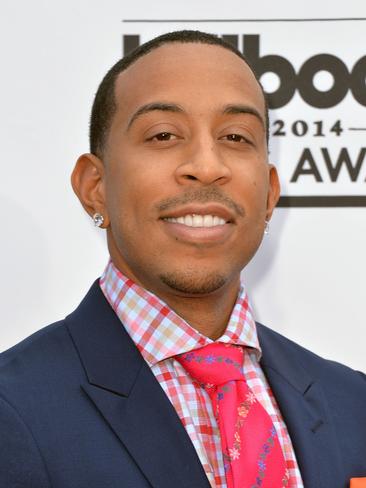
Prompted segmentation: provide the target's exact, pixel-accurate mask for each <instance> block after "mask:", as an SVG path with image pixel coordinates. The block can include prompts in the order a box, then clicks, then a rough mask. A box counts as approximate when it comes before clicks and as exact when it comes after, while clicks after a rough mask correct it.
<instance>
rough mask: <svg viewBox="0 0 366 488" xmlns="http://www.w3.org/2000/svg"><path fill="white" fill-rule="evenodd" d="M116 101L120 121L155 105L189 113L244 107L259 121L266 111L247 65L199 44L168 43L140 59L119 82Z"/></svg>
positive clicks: (221, 50)
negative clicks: (178, 107)
mask: <svg viewBox="0 0 366 488" xmlns="http://www.w3.org/2000/svg"><path fill="white" fill-rule="evenodd" d="M115 99H116V102H117V112H120V115H121V116H122V115H126V116H128V114H129V113H131V111H134V110H136V108H137V107H138V106H140V105H143V104H146V103H152V102H154V101H157V100H159V101H168V102H175V103H178V104H180V105H181V106H183V107H184V108H185V109H186V110H187V111H190V110H192V111H195V110H196V111H197V110H207V109H208V108H210V109H212V110H214V109H215V107H216V106H217V107H220V106H223V105H228V104H231V103H245V104H247V105H252V106H253V108H255V109H257V110H258V111H259V112H260V113H261V114H262V115H263V118H264V112H265V103H264V97H263V94H262V90H261V88H260V86H259V84H258V82H257V80H256V79H255V76H254V74H253V73H252V71H251V69H250V68H249V66H248V65H247V64H246V63H245V62H244V61H243V60H242V59H241V58H240V57H239V56H237V55H236V54H234V53H233V52H231V51H229V50H228V49H225V48H223V47H221V46H217V45H208V44H200V43H177V42H175V43H170V44H166V45H163V46H161V47H159V48H157V49H154V50H153V51H151V52H150V53H148V54H146V55H144V56H143V57H141V58H140V59H138V60H137V61H136V62H135V63H133V64H132V65H131V66H130V67H129V68H127V70H125V71H124V72H122V73H120V75H119V76H118V77H117V80H116V84H115Z"/></svg>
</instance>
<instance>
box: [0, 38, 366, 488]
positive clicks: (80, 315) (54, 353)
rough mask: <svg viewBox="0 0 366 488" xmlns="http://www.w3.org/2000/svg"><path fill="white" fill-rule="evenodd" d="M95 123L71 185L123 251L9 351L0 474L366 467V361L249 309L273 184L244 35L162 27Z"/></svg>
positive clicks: (292, 473)
mask: <svg viewBox="0 0 366 488" xmlns="http://www.w3.org/2000/svg"><path fill="white" fill-rule="evenodd" d="M90 136H91V152H90V153H89V154H84V155H82V156H81V157H80V158H79V160H78V161H77V164H76V166H75V169H74V172H73V176H72V184H73V188H74V190H75V192H76V193H77V195H78V197H79V199H80V201H81V203H82V205H83V206H84V208H85V209H86V211H87V212H88V213H89V215H90V216H91V217H92V218H93V219H94V221H95V223H96V225H98V226H100V227H103V228H105V229H106V231H107V239H108V248H109V252H110V256H111V261H110V262H109V264H108V266H107V268H106V270H105V272H104V274H103V276H102V278H101V279H100V280H97V281H96V282H95V283H94V284H93V286H92V288H91V290H90V291H89V293H88V294H87V296H86V297H85V299H84V300H83V301H82V303H81V304H80V306H79V307H78V308H77V310H76V311H75V312H73V313H72V314H71V315H69V316H68V317H67V318H66V319H65V320H64V321H61V322H59V323H56V324H53V325H51V326H48V327H47V328H44V329H42V330H41V331H39V332H37V333H36V334H34V335H33V336H31V337H30V338H28V339H26V340H25V341H23V342H22V343H20V344H18V345H17V346H15V347H14V348H12V349H11V350H9V351H7V352H5V353H3V354H2V355H1V359H0V361H1V362H0V425H1V435H0V486H1V487H4V488H5V487H6V488H8V487H9V488H10V487H22V488H23V487H24V488H25V487H27V488H30V487H34V488H43V487H44V488H45V487H53V488H56V487H57V488H58V487H68V488H86V487H87V488H92V487H98V488H100V487H103V488H106V487H110V488H117V487H131V488H132V487H133V488H139V487H149V486H153V487H157V488H171V487H173V486H174V487H187V488H188V487H192V488H195V487H197V488H198V487H208V486H214V487H224V486H228V487H230V488H231V487H235V488H237V487H239V486H240V487H253V486H258V487H262V488H264V487H268V488H277V487H280V488H281V487H283V486H287V487H288V486H290V487H297V488H298V487H302V486H305V487H306V488H345V487H346V486H348V485H349V480H350V478H351V477H354V478H361V477H362V476H366V416H365V413H364V412H365V402H366V383H365V376H363V375H362V374H360V373H357V372H354V371H352V370H350V369H348V368H346V367H343V366H341V365H338V364H336V363H332V362H329V361H325V360H323V359H321V358H319V357H317V356H315V355H313V354H312V353H310V352H308V351H306V350H304V349H302V348H300V347H299V346H297V345H295V344H293V343H292V342H290V341H288V340H286V339H285V338H283V337H281V336H279V335H278V334H276V333H274V332H272V331H270V330H269V329H267V328H265V327H264V326H261V325H259V324H257V325H256V324H255V322H254V321H253V319H252V317H251V313H250V308H249V305H248V298H247V295H246V293H245V290H244V289H243V288H242V287H241V285H240V272H241V270H242V268H243V267H245V265H246V264H247V263H248V262H249V261H250V259H251V258H252V256H253V255H254V254H255V252H256V250H257V248H258V246H259V244H260V242H261V240H262V237H263V233H264V232H265V229H266V227H267V225H268V222H269V220H270V218H271V215H272V212H273V209H274V207H275V205H276V202H277V200H278V197H279V183H278V177H277V173H276V169H275V167H274V166H273V165H271V164H269V163H268V159H267V156H268V153H267V142H268V117H267V108H266V102H265V98H264V95H263V91H262V89H261V87H260V85H259V83H258V81H257V80H256V78H255V75H254V74H253V72H252V71H251V69H250V67H249V66H248V64H247V63H246V62H245V60H244V59H243V57H242V56H241V54H240V53H239V52H237V51H236V50H235V49H233V48H232V47H230V46H229V45H226V44H224V43H223V42H222V41H221V40H220V39H218V38H216V37H214V36H211V35H208V34H204V33H199V32H190V31H182V32H177V33H172V34H167V35H165V36H162V37H160V38H157V39H155V40H153V41H150V42H149V43H147V44H145V45H143V46H142V47H140V48H138V49H137V50H136V51H135V52H133V53H132V54H130V55H129V56H127V57H126V58H125V59H123V60H121V61H120V62H118V63H117V64H116V65H115V66H114V67H113V68H112V69H111V70H110V71H109V73H108V74H107V75H106V77H105V78H104V80H103V81H102V83H101V85H100V87H99V89H98V92H97V95H96V98H95V101H94V106H93V111H92V118H91V128H90ZM216 347H219V348H224V349H223V350H224V351H227V352H228V354H229V353H230V354H231V353H233V354H236V357H240V358H241V359H240V361H239V360H236V359H232V358H231V356H230V357H229V356H227V357H226V356H222V355H221V353H220V355H218V354H216V353H215V351H216V349H215V348H216ZM210 348H211V349H210ZM217 350H218V349H217ZM207 351H210V353H209V354H208V353H207ZM212 351H214V352H213V353H212ZM220 351H221V349H220ZM187 353H188V354H187ZM238 355H239V356H238ZM196 363H197V364H198V365H199V366H203V365H205V364H206V363H207V364H209V365H210V364H214V367H216V366H218V367H217V368H216V369H217V374H221V373H222V372H223V371H224V370H225V371H226V370H227V368H230V367H231V368H232V369H235V368H236V372H235V374H236V375H237V376H236V377H235V378H226V379H225V380H224V379H223V380H222V381H221V383H220V381H219V380H216V379H213V380H212V382H211V381H208V377H206V376H204V374H205V373H202V374H203V376H202V378H201V379H199V377H198V376H196V373H195V372H194V371H193V369H190V368H191V367H192V368H193V366H194V365H196V366H197V364H196ZM227 364H228V365H229V366H227ZM192 365H193V366H192ZM234 367H235V368H234ZM215 374H216V372H215ZM211 379H212V378H211ZM234 380H235V381H234ZM215 381H217V384H216V383H215ZM243 394H244V397H243ZM230 395H233V396H232V397H231V396H230ZM228 398H232V402H231V403H232V405H231V407H230V405H229V404H228ZM229 403H230V402H229ZM230 408H231V410H230ZM233 412H237V413H238V416H237V418H234V417H232V413H233ZM233 418H234V420H233ZM264 425H266V426H267V427H268V431H266V432H267V433H268V432H271V437H270V438H267V439H266V440H265V439H264V438H263V439H262V438H261V435H262V434H261V433H260V432H261V429H262V427H263V426H264ZM267 427H266V429H267ZM229 431H230V432H229ZM267 437H268V436H267ZM230 443H231V444H230ZM256 444H258V445H259V450H257V451H256V452H254V446H255V445H256ZM261 446H262V447H263V452H261V451H260V448H261ZM251 458H252V459H251ZM253 459H254V461H253ZM359 481H360V480H359Z"/></svg>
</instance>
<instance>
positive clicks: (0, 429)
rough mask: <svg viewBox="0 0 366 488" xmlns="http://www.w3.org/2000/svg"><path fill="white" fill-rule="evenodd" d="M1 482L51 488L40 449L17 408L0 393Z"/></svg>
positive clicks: (6, 484)
mask: <svg viewBox="0 0 366 488" xmlns="http://www.w3.org/2000/svg"><path fill="white" fill-rule="evenodd" d="M0 486H2V487H4V488H5V487H9V488H10V487H12V488H15V487H16V488H51V484H50V482H49V479H48V475H47V472H46V469H45V465H44V463H43V460H42V458H41V454H40V452H39V449H38V447H37V445H36V443H35V441H34V439H33V437H32V434H31V432H30V430H29V429H28V427H27V426H26V425H25V423H24V422H23V420H22V419H21V417H20V416H19V414H18V412H17V411H16V410H15V409H14V408H13V407H12V406H11V405H10V404H9V403H8V402H7V401H6V400H5V399H4V398H2V397H0Z"/></svg>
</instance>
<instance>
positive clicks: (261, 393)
mask: <svg viewBox="0 0 366 488" xmlns="http://www.w3.org/2000/svg"><path fill="white" fill-rule="evenodd" d="M100 286H101V289H102V291H103V293H104V295H105V296H106V298H107V300H108V302H109V303H110V305H111V306H112V308H113V310H114V311H115V312H116V314H117V316H118V317H119V319H120V320H121V322H122V323H123V325H124V327H125V329H126V330H127V332H128V333H129V335H130V336H131V338H132V340H133V341H134V342H135V344H136V346H137V347H138V349H139V350H140V352H141V354H142V356H143V357H144V359H145V361H146V362H147V363H148V365H149V366H150V368H151V370H152V372H153V373H154V375H155V377H156V379H157V380H158V382H159V383H160V385H161V387H162V388H163V390H164V391H165V393H166V395H167V396H168V398H169V399H170V401H171V402H172V404H173V406H174V408H175V409H176V411H177V413H178V416H179V417H180V419H181V421H182V423H183V425H184V427H185V428H186V431H187V433H188V435H189V436H190V438H191V441H192V443H193V445H194V447H195V449H196V451H197V454H198V457H199V459H200V461H201V463H202V465H203V468H204V470H205V472H206V475H207V477H208V479H209V481H210V483H211V486H212V487H214V488H226V481H225V472H224V464H223V459H222V452H221V440H220V432H219V428H218V426H217V423H216V420H215V416H214V413H213V411H212V405H211V400H210V398H209V396H208V394H207V392H206V391H205V390H204V389H203V388H201V387H199V386H197V385H196V384H195V383H193V382H192V380H191V378H190V376H189V374H188V373H187V372H186V371H185V369H184V367H183V366H182V365H181V364H179V363H178V361H176V360H175V359H174V356H176V355H178V354H183V353H185V352H188V351H191V350H192V349H197V348H198V347H202V346H205V345H206V344H209V343H211V342H212V340H211V339H209V338H207V337H205V336H203V335H202V334H200V333H199V332H198V331H196V330H195V329H193V328H192V327H191V326H190V325H188V324H187V322H185V321H184V320H183V319H182V318H181V317H179V316H178V315H177V314H176V313H175V312H174V311H172V310H171V309H170V308H169V307H168V306H167V305H166V304H165V303H164V302H163V301H162V300H160V299H159V298H158V297H157V296H156V295H153V294H152V293H150V292H148V291H147V290H145V289H143V288H141V287H140V286H138V285H137V284H136V283H134V282H133V281H132V280H130V279H128V278H126V277H125V276H124V275H123V274H122V273H121V272H120V271H119V270H118V269H117V268H116V267H115V266H114V265H113V263H112V262H111V261H110V262H109V263H108V265H107V267H106V269H105V271H104V273H103V276H102V277H101V279H100ZM220 342H226V343H231V344H240V345H243V346H245V347H246V348H247V352H248V354H245V360H244V366H243V373H244V376H245V378H246V381H247V383H248V386H249V387H250V389H251V390H252V391H253V393H254V394H255V396H256V398H257V400H258V401H259V402H261V404H262V405H263V407H264V408H265V409H266V410H267V412H268V413H269V415H270V416H271V419H272V422H273V424H274V426H275V428H276V431H277V434H278V438H279V441H280V444H281V446H282V449H283V452H284V457H285V460H286V465H287V469H288V471H289V477H290V484H289V487H291V488H303V483H302V480H301V475H300V471H299V468H298V465H297V461H296V458H295V453H294V450H293V447H292V443H291V440H290V437H289V434H288V432H287V428H286V426H285V424H284V421H283V419H282V417H281V414H280V411H279V408H278V406H277V403H276V401H275V399H274V397H273V394H272V392H271V389H270V387H269V385H268V383H267V380H266V378H265V376H264V374H263V371H262V369H261V367H260V365H259V359H260V356H261V350H260V346H259V343H258V337H257V331H256V326H255V322H254V320H253V318H252V315H251V311H250V306H249V303H248V297H247V294H246V292H245V290H244V289H243V288H241V289H240V293H239V295H238V298H237V301H236V304H235V306H234V309H233V311H232V314H231V317H230V320H229V323H228V326H227V328H226V331H225V332H224V334H223V335H222V336H221V337H220Z"/></svg>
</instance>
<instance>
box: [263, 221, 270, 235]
mask: <svg viewBox="0 0 366 488" xmlns="http://www.w3.org/2000/svg"><path fill="white" fill-rule="evenodd" d="M264 223H265V227H264V233H265V234H266V235H267V234H269V220H265V221H264Z"/></svg>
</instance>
